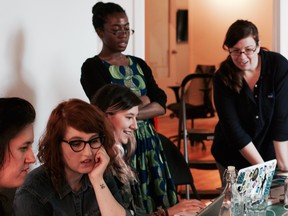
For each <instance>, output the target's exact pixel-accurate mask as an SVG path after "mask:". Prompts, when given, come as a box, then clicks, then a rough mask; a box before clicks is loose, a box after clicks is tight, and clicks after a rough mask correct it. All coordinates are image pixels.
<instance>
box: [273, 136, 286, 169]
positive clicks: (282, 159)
mask: <svg viewBox="0 0 288 216" xmlns="http://www.w3.org/2000/svg"><path fill="white" fill-rule="evenodd" d="M273 144H274V149H275V154H276V159H277V166H278V168H279V169H280V170H282V171H288V140H287V141H273Z"/></svg>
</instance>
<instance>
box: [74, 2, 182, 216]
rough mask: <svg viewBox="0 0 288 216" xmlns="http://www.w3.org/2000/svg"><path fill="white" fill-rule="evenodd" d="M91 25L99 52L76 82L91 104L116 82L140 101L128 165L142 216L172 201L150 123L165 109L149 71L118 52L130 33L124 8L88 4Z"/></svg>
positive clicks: (173, 194)
mask: <svg viewBox="0 0 288 216" xmlns="http://www.w3.org/2000/svg"><path fill="white" fill-rule="evenodd" d="M92 13H93V19H92V20H93V26H94V28H95V31H96V33H97V35H98V36H99V37H100V39H101V40H102V43H103V46H102V50H101V52H100V53H99V54H98V55H96V56H94V57H92V58H88V59H87V60H86V61H85V62H84V63H83V65H82V68H81V80H80V81H81V84H82V87H83V89H84V91H85V93H86V95H87V97H88V98H89V99H90V100H91V99H92V97H93V95H94V94H95V93H96V92H97V91H98V90H99V89H100V88H101V87H102V86H104V85H106V84H108V83H116V84H120V85H124V86H126V87H128V88H130V89H131V90H132V91H133V92H134V93H135V94H136V95H137V96H139V97H140V99H141V101H142V105H141V106H139V114H138V117H137V126H138V129H137V130H136V132H135V136H136V139H137V149H136V152H135V155H134V157H133V160H132V164H131V165H132V166H133V167H134V168H135V169H136V170H137V172H138V176H139V181H140V187H141V193H142V194H141V195H142V196H143V199H144V205H145V208H146V211H147V213H151V212H153V211H155V210H156V209H157V208H159V207H163V208H168V207H171V206H173V205H175V204H176V203H177V196H176V192H175V191H176V190H175V185H174V182H173V180H172V179H171V175H170V171H169V168H168V165H167V162H166V158H165V155H164V152H163V148H162V144H161V141H160V139H159V137H158V135H157V133H156V131H155V128H154V126H153V124H152V123H151V121H150V120H151V119H153V118H154V117H156V116H159V115H163V114H164V113H165V110H166V100H167V98H166V94H165V92H164V91H163V90H162V89H160V88H159V87H158V85H157V83H156V82H155V80H154V77H153V74H152V71H151V69H150V67H149V66H148V65H147V64H146V62H145V61H144V60H142V59H140V58H137V57H135V56H130V55H124V54H122V52H123V51H125V49H126V47H127V44H128V41H129V37H130V35H132V34H133V33H134V31H133V30H132V29H130V26H129V21H128V18H127V15H126V12H125V11H124V9H123V8H122V7H121V6H119V5H118V4H115V3H103V2H98V3H96V4H95V5H94V6H93V9H92Z"/></svg>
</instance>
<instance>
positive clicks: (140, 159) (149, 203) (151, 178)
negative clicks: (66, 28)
mask: <svg viewBox="0 0 288 216" xmlns="http://www.w3.org/2000/svg"><path fill="white" fill-rule="evenodd" d="M128 58H129V61H130V63H129V66H115V65H110V64H109V63H107V62H103V63H104V64H105V66H106V67H107V68H108V69H109V72H110V75H111V77H112V78H111V82H112V83H117V84H121V85H125V86H126V87H128V88H130V89H131V90H132V91H133V92H134V93H135V94H136V95H137V96H143V95H146V94H147V87H146V82H145V76H144V73H143V71H142V69H141V67H140V66H139V64H137V62H136V61H134V59H133V58H131V57H128ZM137 123H138V129H137V131H136V132H135V136H136V139H137V149H136V152H135V155H134V157H133V160H132V166H133V167H134V168H135V169H136V170H137V171H138V176H139V180H140V189H141V193H142V194H141V195H142V198H143V200H144V206H145V208H146V211H147V213H152V212H153V211H155V210H156V209H157V208H158V207H163V208H168V207H171V206H173V205H175V204H176V203H177V202H178V200H177V196H176V193H175V191H176V190H175V185H174V183H173V180H172V179H171V175H170V171H169V168H168V165H167V162H166V158H165V155H164V152H163V148H162V144H161V141H160V139H159V137H158V135H157V133H156V131H155V128H154V126H153V124H152V123H151V122H150V121H149V120H139V121H138V122H137Z"/></svg>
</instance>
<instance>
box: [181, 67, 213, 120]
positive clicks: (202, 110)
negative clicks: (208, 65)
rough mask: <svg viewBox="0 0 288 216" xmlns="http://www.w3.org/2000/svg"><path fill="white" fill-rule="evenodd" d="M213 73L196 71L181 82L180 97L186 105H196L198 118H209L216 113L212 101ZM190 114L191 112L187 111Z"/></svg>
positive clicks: (195, 111)
mask: <svg viewBox="0 0 288 216" xmlns="http://www.w3.org/2000/svg"><path fill="white" fill-rule="evenodd" d="M212 76H213V75H212V74H208V73H201V74H200V73H194V74H189V75H188V76H186V77H185V78H184V79H183V81H182V83H181V88H180V89H181V90H180V98H181V99H183V100H184V101H185V103H186V106H194V108H196V109H194V111H193V112H194V114H195V117H196V118H207V117H213V116H214V115H215V109H214V107H213V103H212ZM187 115H188V116H189V113H187Z"/></svg>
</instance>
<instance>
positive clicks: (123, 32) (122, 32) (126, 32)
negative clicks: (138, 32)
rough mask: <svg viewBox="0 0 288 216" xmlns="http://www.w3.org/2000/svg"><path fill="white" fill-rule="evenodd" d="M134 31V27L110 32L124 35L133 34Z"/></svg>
mask: <svg viewBox="0 0 288 216" xmlns="http://www.w3.org/2000/svg"><path fill="white" fill-rule="evenodd" d="M134 32H135V31H134V30H133V29H129V30H124V31H120V30H119V31H111V32H109V33H111V34H113V35H115V36H117V37H119V36H122V35H124V34H127V35H133V34H134Z"/></svg>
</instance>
